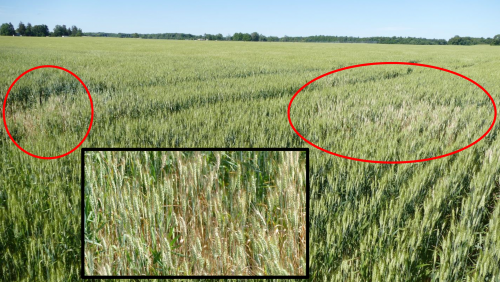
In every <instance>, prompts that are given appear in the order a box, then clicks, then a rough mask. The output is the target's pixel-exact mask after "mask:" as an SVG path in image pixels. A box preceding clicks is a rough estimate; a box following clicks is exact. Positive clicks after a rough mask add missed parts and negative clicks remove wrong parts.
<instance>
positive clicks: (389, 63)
mask: <svg viewBox="0 0 500 282" xmlns="http://www.w3.org/2000/svg"><path fill="white" fill-rule="evenodd" d="M374 65H411V66H420V67H426V68H432V69H437V70H441V71H445V72H448V73H451V74H454V75H456V76H459V77H461V78H463V79H465V80H468V81H470V82H472V83H473V84H474V85H476V86H477V87H479V88H480V89H481V90H483V92H484V93H486V95H488V97H489V98H490V100H491V104H493V109H494V117H493V122H492V123H491V125H490V127H489V128H488V130H487V131H486V132H485V133H484V134H483V135H482V136H481V137H479V139H477V140H476V141H474V142H472V143H471V144H469V145H467V146H465V147H463V148H461V149H458V150H456V151H453V152H451V153H447V154H444V155H440V156H436V157H432V158H426V159H419V160H410V161H377V160H366V159H359V158H353V157H349V156H344V155H340V154H337V153H334V152H331V151H328V150H326V149H323V148H321V147H319V146H317V145H316V144H314V143H312V142H311V141H309V140H307V139H306V138H305V137H304V136H302V135H301V134H300V133H299V132H298V131H297V129H295V126H293V123H292V119H291V118H290V109H291V107H292V102H293V100H294V99H295V97H296V96H297V95H298V94H299V93H300V92H301V91H302V90H303V89H304V88H306V87H307V86H308V85H309V84H311V83H313V82H314V81H316V80H318V79H320V78H322V77H325V76H327V75H330V74H334V73H336V72H340V71H344V70H348V69H353V68H359V67H365V66H374ZM496 120H497V106H496V104H495V101H494V100H493V97H491V95H490V93H488V91H486V89H484V88H483V87H482V86H481V85H479V83H477V82H475V81H474V80H472V79H470V78H468V77H466V76H465V75H462V74H459V73H457V72H454V71H451V70H447V69H444V68H440V67H436V66H431V65H425V64H418V63H407V62H375V63H366V64H359V65H352V66H348V67H344V68H340V69H337V70H333V71H331V72H327V73H325V74H322V75H320V76H318V77H316V78H314V79H313V80H311V81H309V82H307V83H306V84H304V86H302V87H301V88H300V89H299V90H298V91H297V92H295V95H293V97H292V99H291V100H290V103H289V104H288V122H289V123H290V126H291V127H292V129H293V130H294V131H295V133H296V134H297V135H298V136H299V137H300V138H302V140H304V141H306V142H307V143H309V144H310V145H312V146H313V147H315V148H316V149H319V150H321V151H323V152H325V153H328V154H331V155H334V156H337V157H341V158H344V159H348V160H353V161H359V162H366V163H380V164H403V163H418V162H425V161H430V160H435V159H439V158H444V157H447V156H450V155H453V154H456V153H458V152H460V151H463V150H465V149H467V148H469V147H472V146H473V145H475V144H476V143H477V142H479V141H481V139H483V138H484V137H486V135H488V133H490V131H491V130H492V129H493V126H494V125H495V122H496Z"/></svg>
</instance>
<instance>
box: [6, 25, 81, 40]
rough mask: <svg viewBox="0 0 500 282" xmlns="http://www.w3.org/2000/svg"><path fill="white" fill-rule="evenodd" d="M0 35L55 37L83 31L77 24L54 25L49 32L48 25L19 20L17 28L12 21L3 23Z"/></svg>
mask: <svg viewBox="0 0 500 282" xmlns="http://www.w3.org/2000/svg"><path fill="white" fill-rule="evenodd" d="M0 35H4V36H13V35H20V36H38V37H45V36H55V37H61V36H82V35H83V32H82V29H81V28H78V27H77V26H75V25H74V26H72V27H66V25H56V26H55V27H54V30H53V31H52V32H51V31H49V27H48V26H47V25H44V24H40V25H33V26H32V25H31V23H28V24H27V25H25V24H24V23H23V22H20V23H19V25H18V26H17V29H15V28H14V26H13V25H12V23H4V24H2V26H0Z"/></svg>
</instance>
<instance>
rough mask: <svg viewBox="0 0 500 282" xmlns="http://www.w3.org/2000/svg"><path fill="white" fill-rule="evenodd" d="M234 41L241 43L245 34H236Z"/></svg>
mask: <svg viewBox="0 0 500 282" xmlns="http://www.w3.org/2000/svg"><path fill="white" fill-rule="evenodd" d="M232 40H233V41H241V40H243V34H242V33H241V32H236V33H235V34H234V35H233V38H232Z"/></svg>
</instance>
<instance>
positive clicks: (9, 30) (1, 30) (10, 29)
mask: <svg viewBox="0 0 500 282" xmlns="http://www.w3.org/2000/svg"><path fill="white" fill-rule="evenodd" d="M14 34H16V30H15V29H14V26H13V25H12V23H4V24H2V26H0V35H4V36H12V35H14Z"/></svg>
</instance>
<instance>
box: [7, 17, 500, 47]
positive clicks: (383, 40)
mask: <svg viewBox="0 0 500 282" xmlns="http://www.w3.org/2000/svg"><path fill="white" fill-rule="evenodd" d="M16 34H17V35H22V36H56V37H60V36H83V35H85V36H95V37H118V38H144V39H172V40H219V41H222V40H227V41H261V42H266V41H267V42H330V43H375V44H377V43H378V44H409V45H478V44H489V45H500V34H498V35H495V36H494V37H493V38H490V37H488V38H484V37H469V36H466V37H461V36H458V35H456V36H454V37H452V38H450V39H449V40H446V39H428V38H420V37H401V36H399V37H397V36H392V37H384V36H373V37H354V36H331V35H314V36H286V35H285V36H283V37H278V36H265V35H263V34H260V33H258V32H252V33H242V32H236V33H234V34H233V35H230V34H228V35H226V36H224V35H222V34H221V33H218V34H208V33H205V34H204V35H193V34H189V33H154V34H140V33H109V32H86V33H83V32H82V29H81V28H78V27H76V26H72V27H71V28H69V27H68V28H67V27H66V25H56V26H55V27H54V30H53V31H52V32H50V31H49V28H48V27H47V26H46V25H44V24H42V25H35V26H31V24H30V23H28V24H27V25H24V24H23V23H22V22H20V23H19V25H18V28H17V29H14V26H13V25H12V24H11V23H4V24H2V26H1V27H0V35H8V36H12V35H16Z"/></svg>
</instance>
